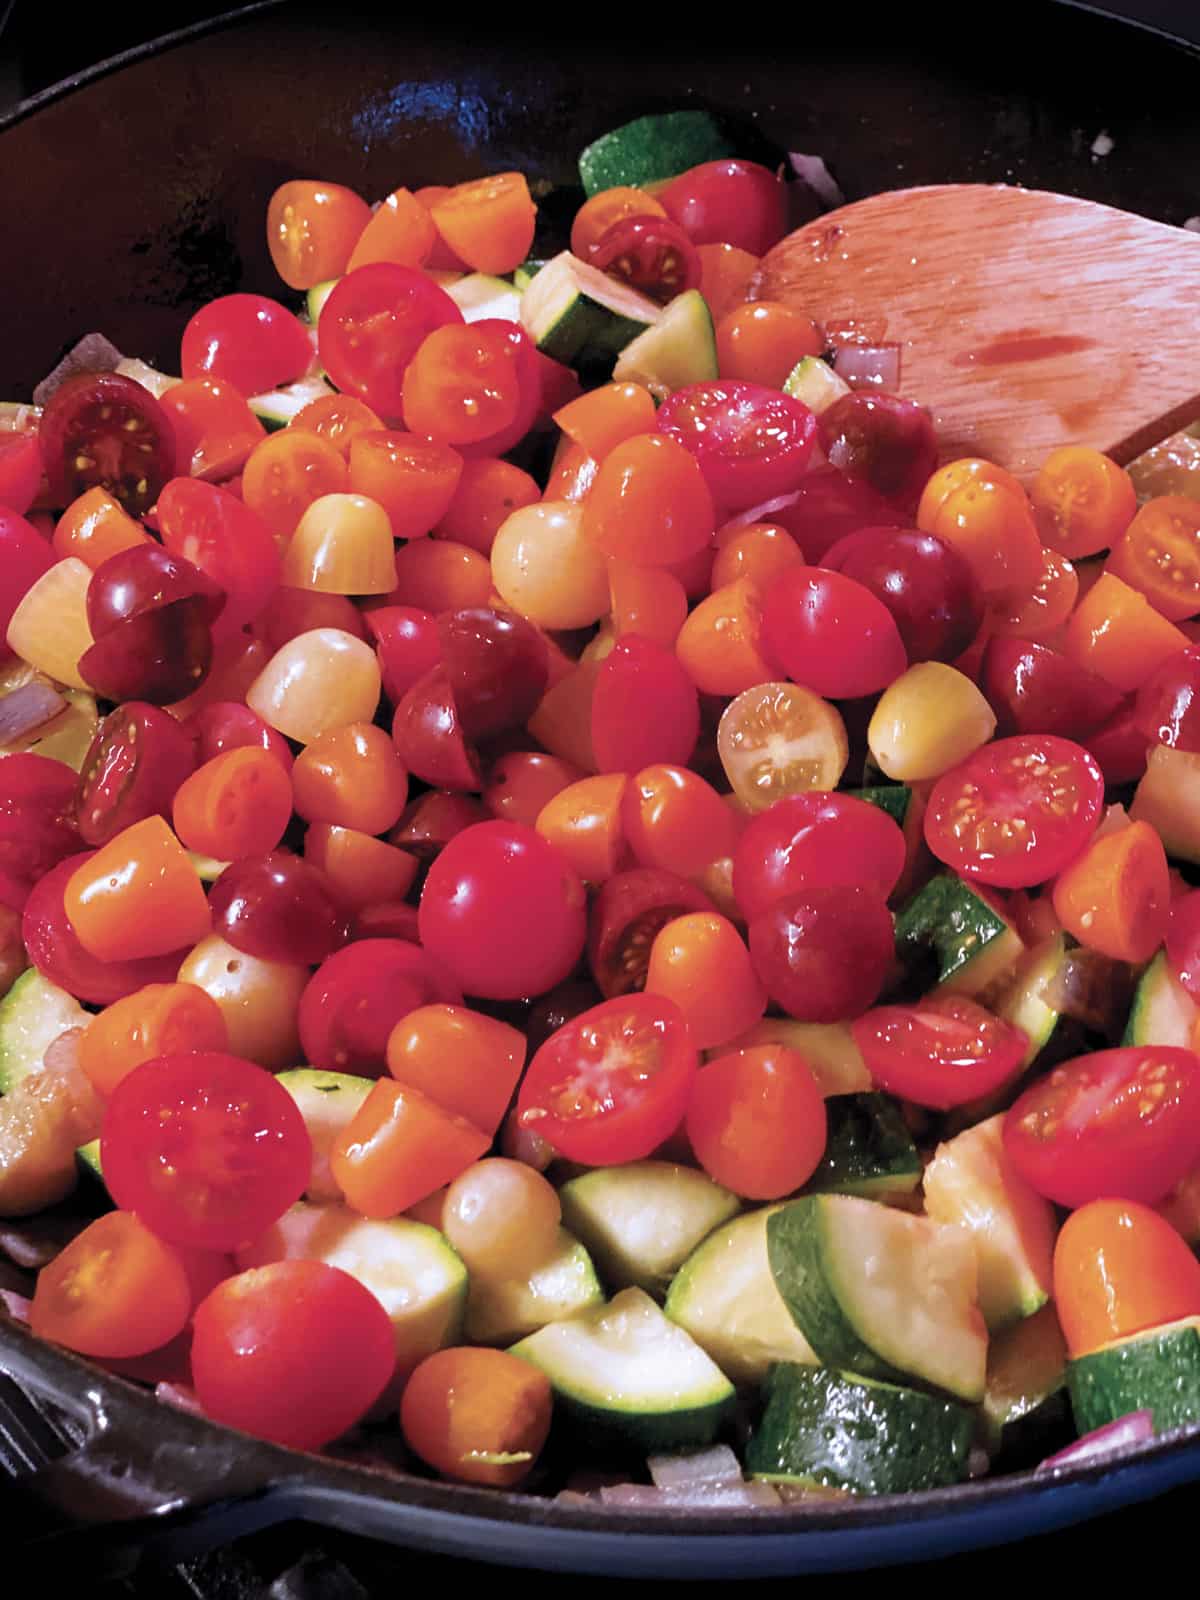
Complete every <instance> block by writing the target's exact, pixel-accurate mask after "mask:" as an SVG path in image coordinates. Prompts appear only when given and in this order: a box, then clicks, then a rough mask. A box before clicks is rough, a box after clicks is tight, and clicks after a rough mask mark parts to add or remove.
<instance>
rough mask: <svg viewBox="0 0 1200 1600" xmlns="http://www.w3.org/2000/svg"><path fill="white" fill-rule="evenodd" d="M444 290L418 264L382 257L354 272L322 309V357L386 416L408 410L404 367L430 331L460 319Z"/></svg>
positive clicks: (335, 375)
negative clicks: (401, 263)
mask: <svg viewBox="0 0 1200 1600" xmlns="http://www.w3.org/2000/svg"><path fill="white" fill-rule="evenodd" d="M462 320H463V318H462V312H461V311H460V310H459V309H458V307H457V306H456V305H455V303H454V301H453V300H451V298H450V296H449V295H448V294H447V293H446V292H445V290H443V289H440V288H439V287H438V286H437V284H436V283H434V281H433V279H432V278H430V277H428V276H427V275H426V274H425V273H424V272H421V271H419V270H418V269H417V268H415V267H398V266H395V265H393V264H392V263H390V262H376V263H374V264H373V265H371V266H366V267H356V268H355V270H354V271H353V272H348V273H347V274H346V276H345V277H344V278H343V279H342V280H341V282H340V283H339V284H338V285H337V287H336V288H335V289H334V290H333V292H332V293H331V294H330V296H329V298H328V300H326V302H325V304H324V306H323V307H322V309H321V320H320V323H319V325H318V339H319V345H320V357H321V365H322V366H323V367H324V368H325V370H326V371H327V372H328V373H329V376H330V377H331V378H332V379H333V381H334V383H335V384H336V385H337V387H338V388H339V389H344V390H346V391H347V392H348V393H350V394H352V395H356V396H357V397H358V399H360V400H363V401H365V402H366V404H367V405H369V406H370V407H371V408H372V410H374V411H376V412H378V414H379V415H380V416H381V417H382V418H383V419H384V421H385V422H388V423H395V422H399V421H400V420H401V418H402V417H403V416H404V388H403V386H404V373H405V369H406V368H407V366H408V363H409V362H410V361H411V360H412V358H413V356H414V355H415V354H416V351H417V348H418V346H419V345H420V344H421V343H422V341H423V340H424V339H425V337H426V335H427V334H430V333H432V332H433V330H434V329H435V328H441V327H445V326H446V325H447V324H448V323H457V322H461V321H462Z"/></svg>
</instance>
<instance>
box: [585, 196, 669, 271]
mask: <svg viewBox="0 0 1200 1600" xmlns="http://www.w3.org/2000/svg"><path fill="white" fill-rule="evenodd" d="M666 214H667V213H666V212H665V211H664V210H663V208H662V206H661V205H659V203H658V201H657V200H656V199H655V198H654V196H653V195H652V194H648V193H647V192H646V190H645V189H635V188H632V187H630V186H629V185H627V184H618V185H616V186H615V187H614V188H611V189H601V190H600V191H599V193H598V194H594V195H591V196H590V197H589V198H588V199H587V200H585V201H584V202H583V204H582V205H581V206H580V208H579V210H578V211H577V212H576V213H575V216H574V219H573V221H572V223H571V254H572V255H573V256H575V257H577V258H578V259H579V260H580V261H587V260H588V259H589V257H590V256H591V251H592V246H593V245H594V244H595V243H596V241H597V240H598V239H599V238H600V237H601V235H603V234H605V233H607V232H608V230H609V228H611V227H612V225H613V223H614V222H623V221H624V220H625V218H626V217H665V216H666Z"/></svg>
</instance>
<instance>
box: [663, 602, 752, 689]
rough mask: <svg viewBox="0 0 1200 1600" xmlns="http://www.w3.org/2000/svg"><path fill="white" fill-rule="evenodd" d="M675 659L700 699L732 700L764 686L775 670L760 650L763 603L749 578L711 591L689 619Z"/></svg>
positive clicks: (680, 635)
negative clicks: (712, 696)
mask: <svg viewBox="0 0 1200 1600" xmlns="http://www.w3.org/2000/svg"><path fill="white" fill-rule="evenodd" d="M675 654H676V655H677V656H678V657H679V659H680V661H681V662H682V664H683V667H684V670H685V671H686V672H687V675H688V677H689V678H691V680H692V682H693V683H694V684H695V685H696V687H697V689H699V690H700V691H701V692H702V693H703V694H718V695H725V696H728V695H735V694H741V692H742V690H743V689H752V688H753V687H754V686H755V684H759V683H767V682H769V681H770V680H771V679H772V678H773V677H774V676H775V669H774V668H773V667H772V666H771V663H770V662H769V661H768V660H767V658H766V656H765V655H764V654H763V650H762V601H761V597H760V594H759V589H758V585H757V584H756V583H755V582H754V580H753V579H751V578H738V579H737V580H736V581H735V582H733V583H730V584H726V585H725V587H724V588H722V589H714V590H713V592H712V594H710V595H709V597H708V599H707V600H701V602H700V604H699V605H698V606H697V607H696V609H695V610H694V611H693V612H692V613H691V614H690V615H689V617H688V619H687V621H686V622H685V623H684V625H683V627H682V628H680V630H679V637H678V638H677V639H676V641H675Z"/></svg>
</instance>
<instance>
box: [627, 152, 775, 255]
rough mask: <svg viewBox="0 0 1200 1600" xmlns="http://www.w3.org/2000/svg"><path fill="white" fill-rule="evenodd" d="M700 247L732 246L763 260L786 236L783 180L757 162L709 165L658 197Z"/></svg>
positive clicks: (676, 180) (675, 180) (672, 184)
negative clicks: (763, 256) (709, 245)
mask: <svg viewBox="0 0 1200 1600" xmlns="http://www.w3.org/2000/svg"><path fill="white" fill-rule="evenodd" d="M658 198H659V200H660V201H661V203H662V205H663V207H664V209H665V210H666V213H667V215H668V216H669V217H674V219H675V221H676V222H678V223H679V225H680V226H681V227H682V228H683V229H684V230H685V231H686V232H687V234H688V235H689V237H690V238H691V239H692V240H694V242H695V243H696V244H732V245H736V246H737V247H738V248H739V249H742V250H749V251H751V252H752V253H753V254H754V255H758V256H761V255H763V254H765V252H766V251H768V250H769V249H770V248H771V246H772V245H773V244H778V242H779V241H780V239H782V238H783V236H784V234H785V233H786V232H787V193H786V191H785V189H784V186H783V181H782V179H781V178H780V177H779V176H778V174H776V173H774V172H772V171H771V170H770V168H769V167H763V166H760V165H759V164H758V162H756V161H741V160H735V161H727V160H723V161H705V162H703V163H702V164H701V165H700V166H698V167H690V168H689V169H688V171H687V172H684V173H681V174H680V176H679V177H678V178H673V179H672V180H671V182H670V183H669V184H668V185H667V186H666V188H665V189H663V190H662V191H661V193H660V194H659V196H658Z"/></svg>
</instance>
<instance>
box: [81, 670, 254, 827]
mask: <svg viewBox="0 0 1200 1600" xmlns="http://www.w3.org/2000/svg"><path fill="white" fill-rule="evenodd" d="M247 709H249V708H247ZM251 715H253V713H251ZM206 759H207V758H206ZM196 765H197V756H196V747H195V744H194V743H193V741H192V740H191V739H190V738H189V737H188V731H187V729H186V728H185V727H183V726H181V724H180V723H179V721H178V720H177V719H176V718H175V717H173V716H171V715H170V713H169V712H167V711H160V710H159V709H158V707H157V706H152V705H149V704H147V703H145V702H142V701H137V700H130V701H128V702H127V703H126V704H125V705H121V706H118V707H117V709H116V710H115V711H110V712H109V714H108V716H107V717H105V719H104V721H103V722H102V723H101V724H100V726H99V728H98V729H97V730H96V737H95V738H94V739H93V740H92V743H91V747H90V748H89V750H88V753H87V755H86V756H85V757H84V758H83V765H82V767H81V768H80V769H79V783H78V787H77V789H76V791H75V820H76V825H77V826H78V829H79V837H80V838H81V839H82V840H83V842H84V844H89V845H93V846H98V845H102V844H107V843H108V841H109V840H110V839H111V838H113V837H114V836H115V835H116V834H118V833H120V832H121V830H122V829H123V828H128V827H131V826H132V824H133V823H135V822H141V821H142V820H143V819H144V818H146V817H153V816H162V817H169V816H170V815H171V805H172V802H173V801H174V799H175V791H176V789H178V788H179V785H180V784H181V783H182V782H183V781H184V779H185V778H188V777H190V776H191V774H192V773H193V772H194V771H195V770H196Z"/></svg>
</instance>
